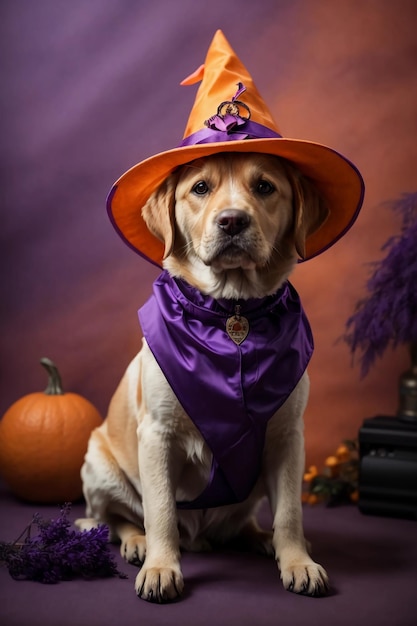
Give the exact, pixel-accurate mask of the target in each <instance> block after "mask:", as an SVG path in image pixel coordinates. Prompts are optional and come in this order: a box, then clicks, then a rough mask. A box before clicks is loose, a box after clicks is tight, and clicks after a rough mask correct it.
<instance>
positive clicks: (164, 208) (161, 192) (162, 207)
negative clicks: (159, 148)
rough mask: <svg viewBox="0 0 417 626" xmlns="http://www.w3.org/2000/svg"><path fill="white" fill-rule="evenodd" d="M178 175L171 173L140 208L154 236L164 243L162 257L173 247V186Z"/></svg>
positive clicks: (168, 253)
mask: <svg viewBox="0 0 417 626" xmlns="http://www.w3.org/2000/svg"><path fill="white" fill-rule="evenodd" d="M177 179H178V176H177V175H175V174H171V175H170V176H168V178H166V179H165V180H164V181H163V183H161V185H160V186H159V187H158V188H157V189H156V190H155V191H154V192H153V193H152V195H151V196H150V197H149V199H148V201H147V202H146V204H145V205H144V207H143V209H142V217H143V219H144V220H145V222H146V225H147V227H148V228H149V230H150V231H151V233H152V234H153V235H155V237H158V239H160V240H161V241H162V242H163V243H164V244H165V252H164V259H166V258H167V257H168V256H169V255H170V254H171V252H172V250H173V248H174V237H175V187H176V184H177Z"/></svg>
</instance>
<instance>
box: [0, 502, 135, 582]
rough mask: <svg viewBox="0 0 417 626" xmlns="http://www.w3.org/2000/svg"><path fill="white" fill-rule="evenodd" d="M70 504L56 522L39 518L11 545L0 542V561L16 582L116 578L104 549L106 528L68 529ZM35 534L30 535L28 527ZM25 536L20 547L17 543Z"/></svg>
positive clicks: (106, 548)
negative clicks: (4, 564) (34, 528)
mask: <svg viewBox="0 0 417 626" xmlns="http://www.w3.org/2000/svg"><path fill="white" fill-rule="evenodd" d="M70 510H71V505H69V504H65V505H64V506H63V507H62V508H61V514H60V516H59V517H58V518H57V519H56V520H50V521H45V520H42V519H41V518H40V517H39V515H35V516H34V517H33V521H32V523H31V524H29V526H28V527H27V528H26V529H25V531H24V532H23V533H22V535H21V536H20V537H19V538H18V539H17V540H16V541H15V542H14V543H0V561H4V562H5V563H6V565H7V567H8V570H9V573H10V575H11V576H12V577H13V578H15V579H17V580H35V581H38V582H41V583H48V584H51V583H57V582H59V581H60V580H71V579H72V578H77V577H82V578H94V577H106V576H119V577H120V578H126V576H125V575H124V574H122V573H120V572H119V571H118V569H117V566H116V562H115V560H114V557H113V555H112V554H111V553H110V551H109V546H108V529H107V527H106V526H99V527H97V528H93V529H91V530H88V531H82V532H79V531H75V530H71V529H70V526H71V523H70V521H69V520H68V515H69V512H70ZM34 526H36V527H37V528H38V531H39V532H38V535H36V536H35V537H32V536H31V530H32V528H33V527H34ZM23 535H26V536H25V540H24V542H23V544H20V543H18V542H19V540H20V539H21V538H22V536H23Z"/></svg>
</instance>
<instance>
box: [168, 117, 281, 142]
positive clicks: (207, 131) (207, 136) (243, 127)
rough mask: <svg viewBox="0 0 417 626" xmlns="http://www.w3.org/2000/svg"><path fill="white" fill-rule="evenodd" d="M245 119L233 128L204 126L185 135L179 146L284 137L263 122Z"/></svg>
mask: <svg viewBox="0 0 417 626" xmlns="http://www.w3.org/2000/svg"><path fill="white" fill-rule="evenodd" d="M241 119H242V118H241ZM243 121H244V123H243V124H240V125H239V126H237V125H235V126H232V127H231V128H225V129H218V128H202V129H201V130H198V131H197V132H196V133H193V134H192V135H189V136H188V137H185V138H184V139H183V140H182V142H181V143H180V144H179V145H178V146H177V147H178V148H182V147H184V146H194V145H196V144H199V143H218V142H220V141H240V140H242V139H277V138H278V139H282V135H279V134H278V133H276V132H275V131H274V130H271V129H270V128H267V126H263V125H262V124H258V123H257V122H252V121H250V120H247V121H246V120H243Z"/></svg>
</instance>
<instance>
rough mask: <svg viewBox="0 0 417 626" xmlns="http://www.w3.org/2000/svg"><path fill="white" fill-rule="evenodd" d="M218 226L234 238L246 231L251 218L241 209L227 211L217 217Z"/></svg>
mask: <svg viewBox="0 0 417 626" xmlns="http://www.w3.org/2000/svg"><path fill="white" fill-rule="evenodd" d="M216 224H217V226H218V227H219V228H221V229H222V230H223V231H224V232H225V233H227V234H228V235H230V237H234V236H235V235H238V234H239V233H241V232H242V230H245V228H247V227H248V226H249V224H250V217H249V215H248V214H247V213H245V211H240V210H239V209H227V210H226V211H222V212H221V213H219V214H218V216H217V217H216Z"/></svg>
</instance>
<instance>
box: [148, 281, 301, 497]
mask: <svg viewBox="0 0 417 626" xmlns="http://www.w3.org/2000/svg"><path fill="white" fill-rule="evenodd" d="M236 305H240V310H241V315H242V316H244V317H245V318H246V319H247V320H248V322H249V333H248V335H247V337H246V339H244V341H243V342H242V343H241V344H240V345H237V344H236V343H234V341H232V339H231V338H230V337H229V335H228V334H227V332H226V321H227V319H228V318H230V317H231V316H233V315H234V313H235V310H236ZM138 313H139V320H140V323H141V326H142V330H143V334H144V336H145V338H146V341H147V342H148V345H149V347H150V349H151V351H152V353H153V354H154V356H155V358H156V360H157V362H158V364H159V366H160V367H161V369H162V371H163V372H164V374H165V377H166V378H167V380H168V382H169V384H170V386H171V387H172V389H173V391H174V393H175V395H176V396H177V398H178V400H179V402H180V403H181V405H182V407H183V408H184V410H185V411H186V413H187V414H188V415H189V417H190V418H191V419H192V421H193V422H194V424H195V425H196V427H197V428H198V430H199V431H200V433H201V435H202V436H203V437H204V439H205V441H206V443H207V445H208V446H209V447H210V449H211V451H212V453H213V464H212V468H211V475H210V479H209V482H208V485H207V486H206V488H205V489H204V491H203V492H202V493H201V494H200V495H199V496H198V497H197V498H196V499H195V500H193V501H192V502H179V503H177V506H178V507H179V508H188V509H197V508H198V509H200V508H208V507H214V506H221V505H225V504H233V503H236V502H242V501H243V500H245V499H246V498H247V497H248V495H249V494H250V492H251V490H252V488H253V487H254V485H255V483H256V480H257V478H258V477H259V474H260V470H261V464H262V452H263V447H264V439H265V431H266V427H267V423H268V420H269V419H270V418H271V417H272V416H273V415H274V413H275V412H276V411H277V409H279V407H280V406H281V405H282V404H283V403H284V402H285V400H286V399H287V398H288V396H289V395H290V394H291V392H292V391H293V389H294V388H295V387H296V385H297V383H298V381H299V380H300V378H301V377H302V375H303V373H304V371H305V369H306V367H307V365H308V362H309V360H310V357H311V355H312V352H313V338H312V334H311V329H310V325H309V323H308V320H307V318H306V316H305V313H304V311H303V308H302V306H301V302H300V299H299V296H298V294H297V292H296V291H295V289H294V287H293V286H292V285H291V284H290V283H289V282H287V283H285V284H284V286H283V287H282V288H281V289H280V290H279V291H278V292H277V293H276V294H274V295H273V296H268V297H266V298H262V299H251V300H240V301H235V300H214V299H213V298H211V297H209V296H205V295H203V294H202V293H200V292H199V291H198V290H197V289H194V288H193V287H191V286H190V285H188V284H187V283H186V282H185V281H183V280H179V279H175V278H172V277H171V276H170V275H169V274H168V272H166V271H163V272H162V274H161V275H160V276H159V278H158V279H157V280H156V281H155V283H154V286H153V295H152V296H151V298H150V299H149V300H148V301H147V302H146V304H145V305H144V306H143V307H142V308H141V309H139V312H138Z"/></svg>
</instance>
